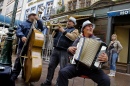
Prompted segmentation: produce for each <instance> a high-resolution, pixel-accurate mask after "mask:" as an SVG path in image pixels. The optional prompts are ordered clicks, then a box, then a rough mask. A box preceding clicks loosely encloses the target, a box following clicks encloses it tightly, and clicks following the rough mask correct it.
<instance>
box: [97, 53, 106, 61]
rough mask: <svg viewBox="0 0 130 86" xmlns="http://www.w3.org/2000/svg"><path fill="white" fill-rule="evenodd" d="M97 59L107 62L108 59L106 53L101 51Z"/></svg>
mask: <svg viewBox="0 0 130 86" xmlns="http://www.w3.org/2000/svg"><path fill="white" fill-rule="evenodd" d="M98 60H99V61H101V62H107V61H108V56H107V54H106V53H102V54H101V55H100V56H99V57H98Z"/></svg>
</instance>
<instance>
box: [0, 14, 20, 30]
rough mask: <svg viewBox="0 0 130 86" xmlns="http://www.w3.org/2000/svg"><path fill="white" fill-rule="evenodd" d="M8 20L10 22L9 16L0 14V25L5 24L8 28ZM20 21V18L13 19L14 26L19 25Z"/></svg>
mask: <svg viewBox="0 0 130 86" xmlns="http://www.w3.org/2000/svg"><path fill="white" fill-rule="evenodd" d="M10 22H11V18H9V17H7V16H3V15H0V27H1V26H5V27H7V28H8V27H9V25H10ZM21 22H22V21H20V20H15V24H14V28H16V27H17V26H18V25H19V23H21Z"/></svg>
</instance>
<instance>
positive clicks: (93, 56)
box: [71, 37, 107, 68]
mask: <svg viewBox="0 0 130 86" xmlns="http://www.w3.org/2000/svg"><path fill="white" fill-rule="evenodd" d="M106 49H107V45H106V44H105V43H104V42H101V41H98V40H96V39H92V38H85V37H82V38H80V40H79V42H78V44H77V50H76V53H75V54H74V56H73V59H72V62H71V63H72V64H79V63H80V64H83V65H85V66H87V67H89V68H93V67H97V68H101V66H102V62H100V61H99V60H98V56H99V55H100V54H101V53H103V52H106Z"/></svg>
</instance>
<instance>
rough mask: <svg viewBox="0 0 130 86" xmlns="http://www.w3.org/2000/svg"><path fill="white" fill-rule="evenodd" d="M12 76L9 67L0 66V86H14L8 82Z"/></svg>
mask: <svg viewBox="0 0 130 86" xmlns="http://www.w3.org/2000/svg"><path fill="white" fill-rule="evenodd" d="M11 74H12V67H11V66H4V65H1V64H0V86H14V85H13V83H12V81H11V80H10V78H11Z"/></svg>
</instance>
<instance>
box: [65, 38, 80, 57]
mask: <svg viewBox="0 0 130 86" xmlns="http://www.w3.org/2000/svg"><path fill="white" fill-rule="evenodd" d="M79 40H80V38H77V39H76V40H75V41H74V43H73V44H72V46H74V47H76V46H77V44H78V42H79ZM72 46H70V47H72ZM67 52H68V54H69V55H70V56H73V54H72V53H70V52H69V50H68V49H67Z"/></svg>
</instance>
